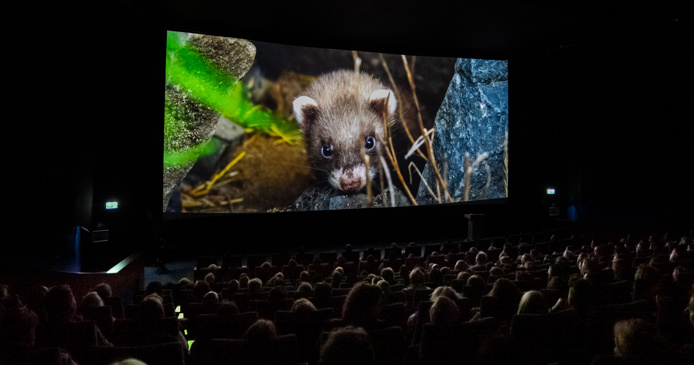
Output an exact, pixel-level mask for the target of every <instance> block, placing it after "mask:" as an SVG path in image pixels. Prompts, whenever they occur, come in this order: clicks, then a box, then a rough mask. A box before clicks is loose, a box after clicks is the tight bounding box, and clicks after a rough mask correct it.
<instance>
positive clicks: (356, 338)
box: [318, 326, 376, 365]
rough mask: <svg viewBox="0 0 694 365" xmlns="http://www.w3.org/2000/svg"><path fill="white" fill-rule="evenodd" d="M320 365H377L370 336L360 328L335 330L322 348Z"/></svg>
mask: <svg viewBox="0 0 694 365" xmlns="http://www.w3.org/2000/svg"><path fill="white" fill-rule="evenodd" d="M318 364H319V365H355V364H360V365H376V360H375V353H374V348H373V345H372V343H371V339H370V337H369V334H368V333H367V332H366V331H365V330H364V329H363V328H359V327H353V326H347V327H341V328H338V329H335V330H333V331H332V332H330V334H329V335H328V338H327V340H326V341H325V343H323V345H322V346H321V348H320V357H319V360H318Z"/></svg>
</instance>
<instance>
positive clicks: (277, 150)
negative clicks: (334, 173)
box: [182, 133, 314, 213]
mask: <svg viewBox="0 0 694 365" xmlns="http://www.w3.org/2000/svg"><path fill="white" fill-rule="evenodd" d="M243 152H245V155H244V157H242V158H241V159H240V160H239V161H238V162H237V163H236V164H235V165H233V166H232V167H231V168H230V169H229V171H228V173H227V174H225V176H224V177H222V178H220V179H219V180H218V181H217V183H216V184H215V185H214V187H213V188H212V189H210V191H209V192H208V193H207V194H206V195H205V196H202V197H197V198H196V199H194V201H195V202H196V204H199V206H188V207H187V208H186V211H197V212H206V213H215V212H220V213H221V212H234V213H253V212H266V211H285V210H288V209H289V206H290V205H291V204H292V203H293V202H294V201H295V200H296V199H297V198H298V197H299V196H300V195H301V193H303V192H304V190H306V188H308V187H309V186H311V185H312V184H313V183H314V178H313V176H312V174H311V170H310V168H309V167H308V162H307V160H306V151H305V148H304V144H303V142H302V143H298V144H295V145H290V144H288V143H286V142H283V141H281V140H280V139H279V138H277V137H272V136H269V135H267V134H264V133H257V134H253V135H249V138H248V139H247V140H246V141H245V142H244V144H243V145H241V146H239V147H238V148H236V149H234V150H232V151H228V152H227V154H226V156H223V157H222V158H221V159H220V162H221V163H220V164H219V166H221V167H220V168H219V170H221V169H223V168H224V167H226V165H227V164H228V163H229V162H230V161H233V160H234V158H236V157H237V156H239V155H240V154H241V153H243ZM230 174H231V176H230ZM190 189H192V187H183V188H182V194H183V196H184V199H183V200H184V206H185V205H186V204H185V202H186V201H187V200H186V195H187V194H186V193H190ZM188 201H189V202H190V200H188Z"/></svg>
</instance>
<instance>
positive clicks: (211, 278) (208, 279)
mask: <svg viewBox="0 0 694 365" xmlns="http://www.w3.org/2000/svg"><path fill="white" fill-rule="evenodd" d="M215 279H216V277H215V276H214V273H211V272H208V273H207V274H205V281H206V282H207V283H208V284H210V286H212V284H214V281H215Z"/></svg>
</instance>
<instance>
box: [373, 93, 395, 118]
mask: <svg viewBox="0 0 694 365" xmlns="http://www.w3.org/2000/svg"><path fill="white" fill-rule="evenodd" d="M369 104H370V105H371V109H373V111H374V112H376V114H378V115H383V112H384V111H387V113H388V116H392V115H393V114H395V109H396V108H397V107H398V102H397V101H396V100H395V95H393V92H392V91H390V90H389V89H380V90H376V91H374V92H372V93H371V95H370V96H369ZM386 108H387V110H386Z"/></svg>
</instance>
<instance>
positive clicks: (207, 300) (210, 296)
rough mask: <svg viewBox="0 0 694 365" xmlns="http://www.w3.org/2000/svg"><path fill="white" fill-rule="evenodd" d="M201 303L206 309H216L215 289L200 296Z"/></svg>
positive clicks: (217, 298)
mask: <svg viewBox="0 0 694 365" xmlns="http://www.w3.org/2000/svg"><path fill="white" fill-rule="evenodd" d="M202 305H203V307H204V308H205V309H208V310H215V311H216V310H217V305H219V294H217V292H216V291H214V290H210V291H208V292H207V294H205V296H204V297H202Z"/></svg>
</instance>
